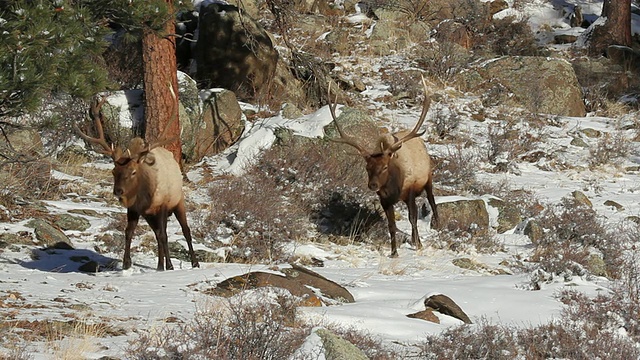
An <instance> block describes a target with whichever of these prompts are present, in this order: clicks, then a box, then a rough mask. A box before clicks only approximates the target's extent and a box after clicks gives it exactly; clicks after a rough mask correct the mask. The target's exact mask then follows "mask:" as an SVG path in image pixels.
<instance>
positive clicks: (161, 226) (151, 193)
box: [75, 97, 200, 270]
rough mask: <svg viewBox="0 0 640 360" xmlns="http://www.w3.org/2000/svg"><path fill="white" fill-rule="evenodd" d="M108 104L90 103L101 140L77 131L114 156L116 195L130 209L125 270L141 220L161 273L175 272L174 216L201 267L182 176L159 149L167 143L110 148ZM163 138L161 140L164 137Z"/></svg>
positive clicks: (193, 259)
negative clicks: (105, 119)
mask: <svg viewBox="0 0 640 360" xmlns="http://www.w3.org/2000/svg"><path fill="white" fill-rule="evenodd" d="M105 101H106V97H103V98H102V100H98V99H97V98H96V99H94V101H93V102H92V103H91V107H90V111H89V116H90V117H91V118H92V119H93V121H94V123H95V128H96V131H97V133H98V137H95V138H94V137H90V136H89V135H87V134H85V133H83V132H82V131H81V130H80V128H78V127H77V126H76V127H75V128H76V131H77V132H78V134H79V135H80V137H82V138H83V139H84V140H86V141H88V142H89V143H92V144H96V145H100V146H101V147H102V150H101V151H100V152H101V153H103V154H106V155H109V156H111V159H112V160H113V163H114V165H115V167H114V169H113V171H112V174H113V194H114V195H115V196H116V197H117V198H118V200H119V201H120V204H122V205H123V206H124V207H126V208H127V227H126V230H125V248H124V258H123V261H122V268H123V269H129V268H130V267H131V240H132V238H133V233H134V231H135V229H136V226H137V225H138V220H139V219H140V216H142V217H143V218H144V219H145V220H146V221H147V223H148V224H149V226H150V227H151V229H153V232H154V234H155V237H156V240H157V242H158V268H157V269H158V270H164V269H165V266H166V269H167V270H173V265H172V264H171V258H170V257H169V243H168V240H167V220H168V217H169V216H170V215H171V214H174V215H175V216H176V218H177V219H178V222H179V223H180V227H181V228H182V233H183V234H184V237H185V239H186V240H187V245H188V247H189V255H190V257H191V266H193V267H199V266H200V264H199V263H198V260H197V259H196V256H195V253H194V251H193V244H192V242H191V230H190V229H189V225H188V224H187V215H186V209H185V202H184V193H183V192H182V173H181V171H180V166H179V165H178V163H177V162H176V160H175V159H174V157H173V154H172V153H171V152H170V151H169V150H167V149H165V148H162V147H160V146H162V145H163V144H166V143H167V142H168V141H167V140H164V141H156V142H154V143H151V144H145V141H144V140H143V139H141V138H139V137H136V138H134V139H132V140H131V142H130V143H129V146H128V148H127V149H125V150H122V149H121V148H120V147H116V148H114V147H113V145H112V146H109V144H108V143H107V141H106V140H105V137H104V132H103V128H102V113H101V111H100V108H101V107H102V105H103V104H104V102H105ZM161 137H162V136H161Z"/></svg>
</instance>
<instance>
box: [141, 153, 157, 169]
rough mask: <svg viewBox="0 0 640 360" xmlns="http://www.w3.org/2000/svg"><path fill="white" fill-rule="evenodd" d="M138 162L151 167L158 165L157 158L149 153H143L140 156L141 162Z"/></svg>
mask: <svg viewBox="0 0 640 360" xmlns="http://www.w3.org/2000/svg"><path fill="white" fill-rule="evenodd" d="M138 162H144V163H145V164H147V165H149V166H151V165H153V164H155V163H156V157H155V156H153V154H151V153H149V152H147V153H143V154H142V155H141V156H140V160H139V161H138Z"/></svg>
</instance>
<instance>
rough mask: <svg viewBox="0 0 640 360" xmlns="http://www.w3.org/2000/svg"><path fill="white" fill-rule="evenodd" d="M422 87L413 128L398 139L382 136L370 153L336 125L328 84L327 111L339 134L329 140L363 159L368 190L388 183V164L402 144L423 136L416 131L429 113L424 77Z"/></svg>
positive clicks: (393, 136) (428, 99) (429, 100)
mask: <svg viewBox="0 0 640 360" xmlns="http://www.w3.org/2000/svg"><path fill="white" fill-rule="evenodd" d="M422 85H423V87H424V92H425V96H424V102H423V104H422V114H420V118H419V119H418V122H417V123H416V125H415V126H414V127H413V130H411V131H410V132H409V133H408V134H404V135H403V136H402V137H400V138H398V137H397V136H396V135H392V134H384V135H383V136H381V137H380V139H379V141H380V144H379V145H378V144H376V145H377V146H379V149H376V150H374V151H370V150H368V149H367V148H366V147H365V146H363V145H362V144H361V143H360V142H359V141H358V139H356V138H355V137H353V136H349V135H346V134H345V133H344V132H343V131H342V128H341V127H340V124H338V120H337V116H336V112H335V111H336V107H337V104H336V103H332V102H331V83H329V111H330V112H331V117H332V118H333V123H334V124H335V125H336V129H337V130H338V134H340V137H339V138H331V139H330V140H332V141H334V142H339V143H344V144H347V145H350V146H352V147H354V148H355V149H356V150H358V153H359V154H360V155H361V156H362V157H363V158H364V160H365V162H366V169H367V174H368V177H369V184H368V186H369V189H370V190H373V191H379V190H380V189H381V188H382V187H383V186H384V185H385V184H386V183H387V182H388V181H389V171H388V170H389V163H390V162H391V160H392V159H393V158H394V157H395V156H396V152H397V151H398V150H400V148H401V147H402V144H403V143H405V142H407V141H409V140H411V139H413V138H417V137H420V136H422V134H424V132H418V131H419V130H420V127H421V126H422V124H423V123H424V120H425V118H426V116H427V112H428V111H429V106H430V105H431V97H430V96H428V95H427V94H428V89H427V84H426V82H425V80H424V77H423V78H422ZM336 99H337V97H336Z"/></svg>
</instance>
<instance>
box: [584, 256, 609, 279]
mask: <svg viewBox="0 0 640 360" xmlns="http://www.w3.org/2000/svg"><path fill="white" fill-rule="evenodd" d="M586 265H587V270H589V272H590V273H591V274H593V275H595V276H604V277H607V276H608V272H607V263H606V262H605V261H604V259H603V258H602V256H601V255H599V254H590V255H589V257H588V258H587V264H586Z"/></svg>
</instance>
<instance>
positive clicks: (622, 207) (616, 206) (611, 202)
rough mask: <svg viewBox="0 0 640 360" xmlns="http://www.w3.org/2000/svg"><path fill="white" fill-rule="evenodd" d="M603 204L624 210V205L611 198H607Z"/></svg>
mask: <svg viewBox="0 0 640 360" xmlns="http://www.w3.org/2000/svg"><path fill="white" fill-rule="evenodd" d="M604 205H605V206H610V207H612V208H614V209H616V211H623V210H624V206H622V205H620V204H619V203H617V202H615V201H613V200H607V201H605V202H604Z"/></svg>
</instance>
